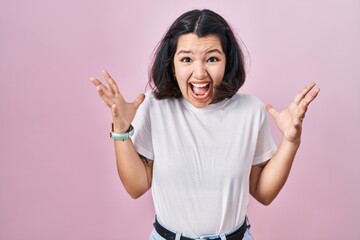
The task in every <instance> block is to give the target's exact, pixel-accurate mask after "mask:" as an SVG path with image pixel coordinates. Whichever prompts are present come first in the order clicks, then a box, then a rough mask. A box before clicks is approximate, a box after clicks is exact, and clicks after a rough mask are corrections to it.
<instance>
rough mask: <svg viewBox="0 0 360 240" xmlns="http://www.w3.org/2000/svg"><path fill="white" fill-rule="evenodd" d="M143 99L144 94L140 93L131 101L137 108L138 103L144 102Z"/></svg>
mask: <svg viewBox="0 0 360 240" xmlns="http://www.w3.org/2000/svg"><path fill="white" fill-rule="evenodd" d="M144 99H145V95H144V94H140V95H139V96H137V98H136V99H135V101H134V102H133V104H134V106H135V109H138V107H139V106H140V104H142V103H143V102H144Z"/></svg>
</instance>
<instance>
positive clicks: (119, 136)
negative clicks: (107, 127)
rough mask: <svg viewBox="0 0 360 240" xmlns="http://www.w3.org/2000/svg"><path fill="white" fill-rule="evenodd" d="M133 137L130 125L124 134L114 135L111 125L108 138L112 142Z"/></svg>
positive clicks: (132, 129) (132, 128)
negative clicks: (112, 140)
mask: <svg viewBox="0 0 360 240" xmlns="http://www.w3.org/2000/svg"><path fill="white" fill-rule="evenodd" d="M133 135H134V127H133V126H132V125H130V127H129V129H128V130H127V132H125V133H116V132H114V127H113V125H112V127H111V131H110V138H112V139H114V140H120V141H125V140H126V139H129V138H130V137H132V136H133Z"/></svg>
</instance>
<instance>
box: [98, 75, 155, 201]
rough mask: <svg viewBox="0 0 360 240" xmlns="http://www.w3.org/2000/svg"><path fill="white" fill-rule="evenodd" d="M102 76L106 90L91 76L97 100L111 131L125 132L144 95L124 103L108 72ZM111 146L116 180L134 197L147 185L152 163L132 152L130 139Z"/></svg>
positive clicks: (149, 181) (145, 188) (149, 182)
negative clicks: (107, 110) (109, 117)
mask: <svg viewBox="0 0 360 240" xmlns="http://www.w3.org/2000/svg"><path fill="white" fill-rule="evenodd" d="M102 74H103V76H104V78H105V80H106V82H107V84H108V87H106V86H105V85H104V84H103V83H102V82H101V81H99V80H98V79H96V78H94V77H92V78H91V81H92V83H93V84H94V85H95V86H96V89H97V92H98V94H99V96H100V98H101V99H102V100H103V101H104V102H105V104H106V105H107V106H108V107H109V108H110V109H111V113H112V120H113V131H114V132H116V133H125V132H127V130H128V129H129V127H130V124H131V122H132V121H133V119H134V117H135V114H136V110H137V109H138V107H139V106H140V104H141V103H142V102H143V101H144V98H145V95H144V94H140V95H139V96H138V97H137V98H136V99H135V101H134V102H131V103H130V102H126V101H125V99H124V98H123V96H122V94H121V93H120V91H119V88H118V86H117V84H116V82H115V81H114V80H113V79H112V78H111V76H110V75H109V73H108V72H106V71H103V72H102ZM135 131H136V129H135ZM114 144H115V154H116V161H117V169H118V173H119V176H120V179H121V181H122V183H123V185H124V187H125V189H126V191H127V192H128V193H129V194H130V196H131V197H132V198H138V197H140V196H141V195H142V194H144V193H145V192H146V191H147V190H148V189H149V188H150V186H151V180H152V161H149V160H148V159H146V158H144V157H143V156H141V155H139V154H138V153H137V152H136V150H135V148H134V145H133V143H132V141H131V139H130V138H129V139H126V140H124V141H118V140H114Z"/></svg>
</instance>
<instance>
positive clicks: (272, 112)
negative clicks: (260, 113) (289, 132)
mask: <svg viewBox="0 0 360 240" xmlns="http://www.w3.org/2000/svg"><path fill="white" fill-rule="evenodd" d="M266 111H267V112H268V113H269V114H270V115H271V116H272V117H273V118H276V116H277V115H278V114H279V112H278V111H277V110H276V109H275V108H274V107H273V106H272V105H270V104H268V105H266Z"/></svg>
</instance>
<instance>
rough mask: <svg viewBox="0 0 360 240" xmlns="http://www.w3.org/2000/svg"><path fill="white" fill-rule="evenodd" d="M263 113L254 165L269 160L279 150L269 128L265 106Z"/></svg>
mask: <svg viewBox="0 0 360 240" xmlns="http://www.w3.org/2000/svg"><path fill="white" fill-rule="evenodd" d="M261 115H262V121H261V124H260V128H259V134H258V139H257V143H256V149H255V154H254V160H253V165H256V164H260V163H262V162H265V161H267V160H269V159H270V158H271V157H272V156H273V155H274V153H275V152H276V150H277V148H276V145H275V143H274V140H273V139H272V136H271V132H270V129H269V122H268V116H267V113H266V111H265V107H263V108H262V113H261Z"/></svg>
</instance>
